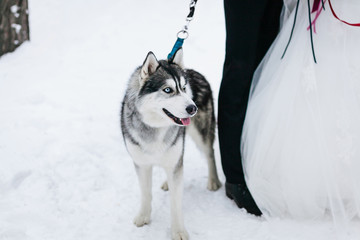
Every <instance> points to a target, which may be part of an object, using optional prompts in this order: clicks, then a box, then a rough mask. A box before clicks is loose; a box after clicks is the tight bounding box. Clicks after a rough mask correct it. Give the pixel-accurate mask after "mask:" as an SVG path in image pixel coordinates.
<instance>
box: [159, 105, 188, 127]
mask: <svg viewBox="0 0 360 240" xmlns="http://www.w3.org/2000/svg"><path fill="white" fill-rule="evenodd" d="M163 111H164V113H165V114H166V115H167V116H168V117H169V118H171V119H172V120H173V121H174V122H175V123H176V124H179V125H184V126H187V125H189V124H190V118H178V117H175V116H174V115H172V114H171V112H169V111H168V110H166V109H165V108H163Z"/></svg>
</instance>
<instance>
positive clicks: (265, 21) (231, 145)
mask: <svg viewBox="0 0 360 240" xmlns="http://www.w3.org/2000/svg"><path fill="white" fill-rule="evenodd" d="M281 6H282V1H281V0H256V1H254V0H241V1H238V0H224V9H225V20H226V34H227V35H226V56H225V63H224V70H223V79H222V82H221V86H220V92H219V102H218V130H219V143H220V154H221V160H222V166H223V170H224V173H225V177H226V182H227V186H228V187H229V186H230V188H234V189H235V190H234V191H237V190H236V189H238V185H239V184H240V185H242V186H243V187H244V188H245V189H246V190H247V188H246V183H245V179H244V173H243V168H242V163H241V155H240V138H241V134H242V128H243V123H244V119H245V113H246V107H247V102H248V96H249V90H250V86H251V79H252V75H253V73H254V70H255V69H256V67H257V65H258V64H259V62H260V61H261V59H262V57H263V56H264V55H265V53H266V51H267V49H268V48H269V47H270V45H271V43H272V41H273V39H274V38H275V36H276V34H277V32H278V29H279V24H278V23H279V18H280V11H281ZM230 184H234V185H233V186H232V185H230ZM239 191H242V189H240V190H239ZM249 195H250V194H249ZM249 197H250V198H249ZM249 199H250V200H249ZM235 200H236V199H235ZM240 201H248V203H243V204H242V203H239V202H240ZM237 204H238V205H240V206H239V207H245V208H247V210H248V211H249V212H251V213H254V214H259V211H258V209H257V207H256V204H255V202H253V200H252V198H251V195H250V196H247V197H244V199H242V200H237ZM246 206H248V207H246Z"/></svg>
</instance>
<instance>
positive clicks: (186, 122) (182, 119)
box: [180, 118, 190, 126]
mask: <svg viewBox="0 0 360 240" xmlns="http://www.w3.org/2000/svg"><path fill="white" fill-rule="evenodd" d="M180 120H181V122H182V124H183V125H185V126H187V125H189V124H190V118H181V119H180Z"/></svg>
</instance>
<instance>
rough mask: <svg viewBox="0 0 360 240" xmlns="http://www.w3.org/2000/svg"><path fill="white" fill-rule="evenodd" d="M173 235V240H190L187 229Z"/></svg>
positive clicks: (174, 232)
mask: <svg viewBox="0 0 360 240" xmlns="http://www.w3.org/2000/svg"><path fill="white" fill-rule="evenodd" d="M171 235H172V240H188V239H189V234H188V233H187V231H186V230H185V229H183V230H181V231H173V232H172V234H171Z"/></svg>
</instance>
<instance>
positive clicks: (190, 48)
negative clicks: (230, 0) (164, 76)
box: [0, 0, 360, 240]
mask: <svg viewBox="0 0 360 240" xmlns="http://www.w3.org/2000/svg"><path fill="white" fill-rule="evenodd" d="M188 6H189V5H188V3H187V2H186V1H185V2H184V1H182V0H174V1H166V0H152V1H146V0H133V1H124V0H122V1H119V0H103V1H99V0H87V1H86V0H75V1H71V4H70V2H66V1H54V0H52V1H49V0H29V8H30V11H29V12H30V15H29V17H30V29H31V41H30V42H26V43H24V44H23V45H22V46H21V47H20V48H18V49H17V50H16V51H15V52H14V53H11V54H6V55H4V56H2V57H1V58H0V126H1V127H0V163H1V168H0V240H5V239H6V240H40V239H41V240H53V239H54V240H60V239H61V240H77V239H86V240H97V239H108V240H112V239H114V240H115V239H116V240H119V239H126V240H127V239H158V240H162V239H170V236H171V234H170V207H169V199H168V193H167V192H164V191H162V190H161V189H160V186H161V184H162V182H163V181H164V179H165V174H164V173H163V171H162V170H161V169H157V168H156V169H154V177H153V212H152V221H151V223H150V225H147V226H144V227H142V228H137V227H135V225H133V223H132V220H133V217H134V216H135V214H136V212H137V210H138V206H139V189H138V183H137V178H136V175H135V171H134V166H133V163H132V160H131V158H130V157H129V155H128V154H127V152H126V149H125V146H124V143H123V140H122V136H121V132H120V124H119V118H120V117H119V111H120V103H121V100H122V97H123V94H124V91H125V86H126V82H127V80H128V78H129V76H130V74H131V73H132V71H133V70H134V69H135V68H136V67H137V66H138V65H140V64H141V63H142V62H143V60H144V59H145V57H146V55H147V53H148V51H153V52H154V53H155V55H156V56H157V57H158V58H159V59H161V58H165V57H166V56H167V54H168V53H169V52H170V51H171V48H172V46H173V44H174V42H175V40H176V34H177V32H178V31H179V30H181V29H182V26H183V25H184V23H185V18H186V15H187V14H188ZM224 24H225V23H224V16H223V6H222V1H218V0H207V1H199V2H198V4H197V7H196V12H195V17H194V20H193V21H192V22H191V26H190V28H189V33H190V35H189V38H188V39H187V40H186V41H185V43H184V61H185V64H186V66H187V67H189V68H194V69H196V70H198V71H199V72H201V73H202V74H204V75H205V76H206V77H207V78H208V80H209V82H210V83H211V85H212V88H213V92H214V98H215V102H216V101H217V93H218V90H219V85H220V79H221V75H222V65H223V60H224V46H225V28H224V27H225V25H224ZM215 150H216V157H217V167H218V171H219V175H220V179H221V181H222V182H224V179H225V178H224V175H223V173H222V169H221V163H220V156H219V148H218V142H216V145H215ZM184 165H185V173H184V175H185V176H184V179H185V180H184V189H185V190H184V197H183V211H184V217H185V226H186V228H187V230H188V232H189V234H190V238H191V239H194V240H196V239H198V240H203V239H209V240H211V239H214V240H215V239H216V240H218V239H229V240H232V239H249V240H264V239H266V240H275V239H276V240H277V239H279V240H289V239H290V240H292V239H316V240H322V239H324V240H325V239H326V240H331V239H335V238H336V235H335V229H334V227H333V225H332V223H331V222H316V221H307V222H305V221H304V222H296V221H291V220H279V219H270V220H265V219H264V218H257V217H254V216H251V215H249V214H246V212H245V211H244V210H241V209H238V208H237V207H236V205H235V204H234V203H233V202H232V201H230V200H229V199H228V198H227V197H226V196H225V193H224V187H222V188H221V189H220V190H219V191H217V192H210V191H208V190H207V189H206V184H207V167H206V161H205V159H204V157H203V156H202V155H201V153H200V152H199V151H198V150H197V149H196V148H195V147H194V144H192V142H191V139H186V152H185V160H184ZM348 239H360V231H357V230H354V231H353V232H352V233H351V235H349V236H348Z"/></svg>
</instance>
